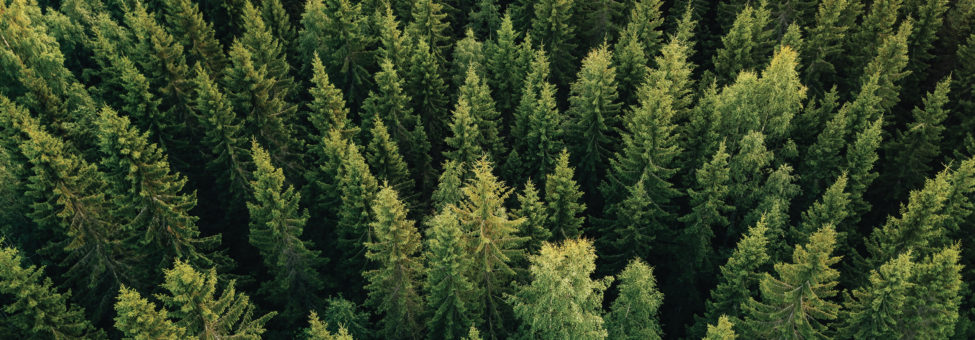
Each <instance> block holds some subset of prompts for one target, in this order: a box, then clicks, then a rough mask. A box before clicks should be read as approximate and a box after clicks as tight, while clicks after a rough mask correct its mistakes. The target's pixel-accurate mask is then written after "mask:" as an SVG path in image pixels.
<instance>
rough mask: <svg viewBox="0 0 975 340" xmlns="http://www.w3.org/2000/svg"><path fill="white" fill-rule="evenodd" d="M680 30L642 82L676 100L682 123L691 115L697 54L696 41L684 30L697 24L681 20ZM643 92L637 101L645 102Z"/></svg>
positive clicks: (677, 114) (662, 50) (657, 57)
mask: <svg viewBox="0 0 975 340" xmlns="http://www.w3.org/2000/svg"><path fill="white" fill-rule="evenodd" d="M679 25H680V27H678V31H677V32H674V34H673V35H672V36H671V37H670V41H669V42H668V43H667V44H666V45H664V46H663V47H661V49H660V53H659V54H658V55H657V56H656V57H655V58H654V63H655V64H656V67H654V68H652V69H650V71H649V72H648V73H647V79H641V81H642V82H646V83H650V84H654V83H655V85H653V86H655V87H657V88H660V89H664V90H665V91H666V92H667V93H668V94H670V95H671V97H673V98H674V103H673V107H674V113H675V115H676V117H675V118H676V119H678V120H683V119H686V118H687V116H688V114H689V113H688V111H689V110H690V108H691V104H692V103H693V100H694V98H693V97H694V95H693V88H694V79H693V78H692V77H691V74H692V73H693V72H694V67H695V66H694V63H693V62H692V61H691V57H692V56H693V54H694V42H693V41H691V40H690V37H685V36H682V31H683V30H690V29H693V27H694V25H696V23H695V22H693V21H690V20H689V19H688V18H685V19H682V20H681V22H680V23H679ZM642 91H643V90H642V89H638V90H637V94H636V96H637V98H638V101H640V100H646V98H645V96H646V95H647V93H646V92H642Z"/></svg>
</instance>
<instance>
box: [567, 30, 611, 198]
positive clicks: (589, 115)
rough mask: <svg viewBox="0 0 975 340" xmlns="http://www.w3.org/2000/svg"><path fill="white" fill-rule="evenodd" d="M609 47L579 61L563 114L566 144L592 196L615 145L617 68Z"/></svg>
mask: <svg viewBox="0 0 975 340" xmlns="http://www.w3.org/2000/svg"><path fill="white" fill-rule="evenodd" d="M608 48H609V47H608V46H607V45H606V44H603V45H602V46H601V47H600V48H598V49H594V50H592V51H591V52H589V55H588V56H586V58H585V59H583V60H582V69H581V70H579V74H578V75H577V77H576V81H575V82H574V83H572V90H571V96H570V97H569V103H570V104H569V110H568V111H566V121H565V125H566V127H565V139H566V144H568V145H569V150H570V151H572V154H573V155H575V157H576V159H577V161H576V162H575V164H576V167H577V168H578V169H579V178H581V179H582V185H583V188H585V190H586V192H591V193H595V192H596V189H597V186H598V185H599V179H600V178H603V176H605V174H606V170H607V163H608V159H609V158H610V156H611V155H612V152H613V150H614V149H615V145H617V144H618V141H616V140H615V138H614V137H615V136H614V133H613V131H612V129H613V128H615V127H617V126H618V124H619V123H618V120H619V113H620V104H619V103H618V102H617V101H616V99H617V97H618V95H617V92H616V80H615V78H616V69H615V68H614V67H613V66H612V55H611V53H610V52H609V50H608Z"/></svg>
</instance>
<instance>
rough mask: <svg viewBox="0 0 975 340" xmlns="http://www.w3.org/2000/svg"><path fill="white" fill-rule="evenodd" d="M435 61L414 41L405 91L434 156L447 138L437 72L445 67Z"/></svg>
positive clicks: (443, 94)
mask: <svg viewBox="0 0 975 340" xmlns="http://www.w3.org/2000/svg"><path fill="white" fill-rule="evenodd" d="M430 1H432V0H430ZM435 57H436V55H435V54H434V53H433V50H432V49H431V47H430V46H429V45H427V44H426V42H424V41H422V40H419V41H417V44H416V46H414V48H413V51H412V53H411V54H410V62H409V68H408V70H407V72H406V76H405V78H406V80H407V81H406V87H405V89H406V93H407V94H409V96H410V98H412V104H413V106H412V107H413V112H414V113H417V114H419V116H420V120H421V121H422V122H423V127H424V128H425V130H426V133H427V136H429V137H430V143H431V144H432V151H433V152H434V154H437V153H438V152H439V150H441V148H440V145H441V143H442V142H441V141H443V140H444V137H445V136H446V135H447V134H446V130H447V129H446V126H447V119H446V118H447V84H446V83H445V82H444V80H443V77H442V76H441V72H442V71H441V69H440V68H441V67H442V65H444V64H442V63H439V62H438V61H437V59H436V58H435ZM377 77H378V76H377ZM377 82H378V79H377Z"/></svg>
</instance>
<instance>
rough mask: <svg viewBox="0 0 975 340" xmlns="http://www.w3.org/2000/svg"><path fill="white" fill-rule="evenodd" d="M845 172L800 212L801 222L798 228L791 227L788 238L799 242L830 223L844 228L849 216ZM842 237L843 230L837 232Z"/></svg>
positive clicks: (848, 194) (838, 227)
mask: <svg viewBox="0 0 975 340" xmlns="http://www.w3.org/2000/svg"><path fill="white" fill-rule="evenodd" d="M847 179H848V177H847V174H846V173H843V174H842V175H840V176H839V177H837V178H836V182H833V184H832V185H830V186H829V188H828V189H826V192H825V193H823V196H822V197H821V198H820V199H819V200H817V201H816V202H815V203H813V205H812V206H810V207H809V209H806V211H804V212H803V213H802V223H800V224H799V227H798V228H795V229H792V230H790V231H792V234H791V235H790V236H791V237H790V239H791V240H792V241H793V243H801V242H804V241H805V240H807V239H808V238H809V235H812V233H814V232H816V230H819V228H820V227H822V226H824V225H832V226H835V227H837V229H840V230H846V229H847V228H845V226H846V224H845V223H844V222H845V220H846V218H847V217H848V216H850V193H849V192H847V190H846V183H847ZM838 234H839V236H840V238H841V239H842V238H843V237H844V236H845V235H844V231H840V232H838Z"/></svg>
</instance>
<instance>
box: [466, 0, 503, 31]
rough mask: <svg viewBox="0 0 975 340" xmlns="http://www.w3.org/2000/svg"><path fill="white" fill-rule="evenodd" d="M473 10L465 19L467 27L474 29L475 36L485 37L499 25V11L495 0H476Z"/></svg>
mask: <svg viewBox="0 0 975 340" xmlns="http://www.w3.org/2000/svg"><path fill="white" fill-rule="evenodd" d="M475 2H476V4H475V6H476V7H477V8H476V9H475V10H472V11H471V13H470V15H468V17H467V19H468V21H467V27H468V28H470V29H473V30H474V33H475V34H476V35H477V36H481V37H486V36H490V35H491V34H493V33H494V31H496V30H497V29H498V28H500V27H501V13H500V8H498V3H497V2H496V1H495V0H476V1H475Z"/></svg>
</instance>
